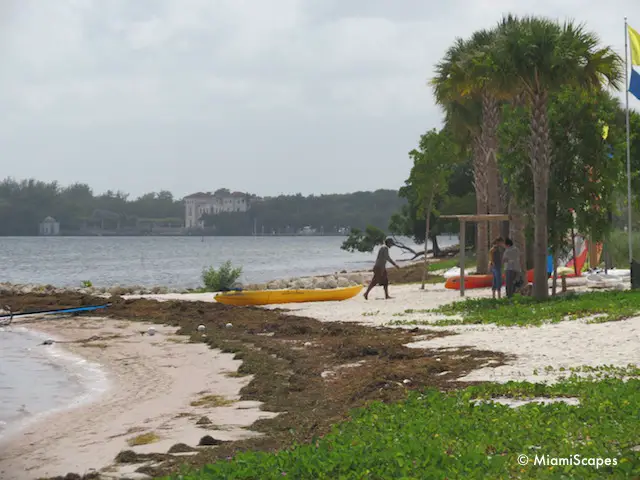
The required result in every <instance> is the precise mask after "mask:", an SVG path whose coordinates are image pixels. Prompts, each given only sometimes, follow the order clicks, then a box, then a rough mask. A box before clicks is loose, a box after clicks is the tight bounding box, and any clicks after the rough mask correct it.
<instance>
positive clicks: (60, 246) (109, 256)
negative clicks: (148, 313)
mask: <svg viewBox="0 0 640 480" xmlns="http://www.w3.org/2000/svg"><path fill="white" fill-rule="evenodd" d="M343 241H344V237H256V238H254V237H204V239H201V238H200V237H0V265H1V266H2V270H1V273H0V281H4V282H11V283H39V284H51V285H56V286H80V285H81V283H82V282H83V281H85V280H90V281H91V282H92V283H93V285H95V286H113V285H143V286H153V285H163V286H167V287H175V288H183V287H184V288H188V287H198V286H200V274H201V272H202V269H203V268H204V267H207V266H209V265H214V266H218V265H220V264H222V263H223V262H225V261H226V260H230V261H231V262H232V263H233V264H234V265H236V266H242V267H243V275H242V278H241V281H242V282H243V283H261V282H265V281H268V280H272V279H280V278H288V277H295V276H301V275H313V274H325V273H334V272H336V271H341V270H355V269H360V268H370V267H371V266H372V265H373V261H374V259H375V257H374V254H373V253H359V252H358V253H349V252H345V251H344V250H341V249H340V245H341V244H342V242H343ZM439 242H440V243H441V246H446V245H450V244H451V243H455V242H457V238H456V237H449V236H445V237H442V238H441V239H439ZM409 243H411V242H409ZM412 245H413V244H412ZM413 246H415V245H413ZM415 247H416V248H420V247H417V246H415ZM391 253H392V257H393V258H410V255H409V256H408V255H407V254H402V252H401V251H400V250H398V249H392V252H391Z"/></svg>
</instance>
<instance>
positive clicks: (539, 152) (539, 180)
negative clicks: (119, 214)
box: [530, 91, 551, 300]
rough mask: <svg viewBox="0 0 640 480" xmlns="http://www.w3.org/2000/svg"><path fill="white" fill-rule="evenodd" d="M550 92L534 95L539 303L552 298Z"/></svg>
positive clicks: (536, 284)
mask: <svg viewBox="0 0 640 480" xmlns="http://www.w3.org/2000/svg"><path fill="white" fill-rule="evenodd" d="M547 97H548V95H547V92H544V91H543V92H540V91H536V92H534V93H533V94H532V95H531V104H532V105H531V152H530V155H531V157H530V161H531V168H532V170H533V192H534V194H533V198H534V200H533V208H534V217H535V228H534V235H533V238H534V242H533V244H534V245H533V248H534V253H533V268H534V276H533V282H534V285H533V295H534V297H535V298H536V299H538V300H544V299H545V298H548V296H549V286H548V285H549V284H548V280H547V255H548V253H547V252H548V245H549V241H548V226H547V213H548V212H547V206H548V201H549V169H550V165H551V142H550V139H549V116H548V111H547Z"/></svg>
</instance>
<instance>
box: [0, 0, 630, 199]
mask: <svg viewBox="0 0 640 480" xmlns="http://www.w3.org/2000/svg"><path fill="white" fill-rule="evenodd" d="M534 5H535V6H534ZM601 7H602V6H601V4H599V3H595V2H594V1H593V0H583V1H581V2H579V3H578V1H577V0H570V1H566V2H561V3H558V2H550V1H543V2H536V3H535V4H534V3H533V2H522V1H520V2H516V1H515V0H513V1H507V0H492V1H488V0H480V1H476V2H462V1H460V0H452V1H449V2H442V3H440V4H434V3H433V2H424V1H422V0H420V1H418V0H404V1H403V2H388V1H387V0H367V1H365V0H360V1H355V0H354V1H349V2H345V1H337V0H304V1H303V0H271V1H260V0H136V1H135V2H131V1H127V0H56V1H51V2H46V1H39V0H8V1H7V0H5V1H4V2H2V7H1V8H2V9H1V10H0V18H1V20H0V21H1V22H2V23H1V24H0V27H2V28H1V32H0V55H2V59H3V68H2V69H0V109H2V112H3V116H2V117H1V118H0V148H2V150H3V152H6V155H8V156H9V157H10V158H11V159H12V162H11V166H10V168H8V169H6V173H5V174H10V175H13V176H17V177H29V176H34V177H38V178H42V179H58V180H60V181H61V182H63V183H69V182H73V181H76V180H79V181H85V182H88V183H90V184H92V185H93V186H95V188H96V189H97V190H98V191H100V190H106V189H107V188H112V189H117V188H122V189H125V190H128V191H131V192H132V193H133V194H135V195H137V194H141V193H143V192H145V191H149V190H158V189H160V188H166V189H170V190H172V191H174V192H175V193H176V194H178V195H184V194H188V193H190V192H191V191H197V190H213V189H215V188H217V187H221V186H229V187H230V188H234V189H242V190H250V191H255V192H257V193H262V194H272V193H278V192H296V191H302V192H304V193H309V192H330V191H346V190H357V189H370V188H378V187H387V188H397V187H398V186H400V185H401V184H402V182H403V181H404V179H405V178H406V176H407V174H408V169H409V167H410V165H409V160H408V157H407V152H408V151H409V150H411V149H412V148H413V147H414V146H415V144H416V143H417V141H418V138H419V135H420V134H421V133H423V132H424V131H426V130H428V129H430V128H432V127H435V126H438V125H439V123H440V121H441V115H440V112H439V110H438V108H437V107H436V106H435V105H434V104H433V100H432V95H431V91H430V90H429V88H428V87H427V85H426V82H427V80H428V78H429V77H430V76H431V74H432V68H433V65H434V64H435V62H436V61H437V60H438V59H439V58H440V56H441V55H442V54H443V52H444V50H445V49H446V47H447V46H448V45H449V44H450V43H451V42H452V41H453V40H454V38H455V37H456V36H466V35H468V34H470V33H471V32H472V31H473V30H475V29H478V28H486V27H490V26H492V25H494V24H495V23H496V22H497V21H498V20H499V19H500V17H501V15H502V14H503V13H506V12H508V11H512V12H515V13H519V14H523V13H535V14H544V15H548V16H553V17H558V18H566V17H568V16H574V17H576V19H577V20H579V21H584V22H586V23H587V25H588V27H589V28H590V29H591V30H595V31H597V32H598V33H600V35H601V37H602V40H603V42H604V43H606V44H611V45H613V46H614V47H615V48H616V49H618V51H620V52H622V45H623V41H624V37H623V34H624V31H623V28H622V18H618V17H615V16H613V15H603V11H602V8H601ZM616 11H620V12H625V13H626V14H627V15H629V18H630V20H629V21H630V23H631V24H632V25H633V18H634V17H635V18H636V19H637V21H636V23H637V24H638V25H640V4H638V3H637V2H635V1H633V0H627V1H624V0H615V1H612V2H609V3H608V4H607V12H616ZM98 145H100V146H102V148H95V147H96V146H98ZM3 156H5V154H3ZM240 166H241V167H240ZM113 168H115V169H119V170H118V171H119V174H118V175H109V176H108V177H109V178H107V176H105V175H104V174H103V173H102V174H100V173H96V172H103V171H104V170H105V169H113ZM151 171H152V172H153V173H150V172H151ZM342 172H346V173H342Z"/></svg>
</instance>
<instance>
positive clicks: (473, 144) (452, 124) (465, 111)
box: [445, 100, 489, 274]
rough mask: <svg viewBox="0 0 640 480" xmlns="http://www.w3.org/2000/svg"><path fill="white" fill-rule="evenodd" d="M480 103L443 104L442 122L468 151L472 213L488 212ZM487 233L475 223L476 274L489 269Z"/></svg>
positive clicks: (483, 224) (486, 230) (481, 225)
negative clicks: (473, 200) (443, 120)
mask: <svg viewBox="0 0 640 480" xmlns="http://www.w3.org/2000/svg"><path fill="white" fill-rule="evenodd" d="M481 111H482V105H481V104H480V102H476V101H472V100H468V101H464V102H457V101H452V102H450V103H448V104H447V107H446V111H445V125H446V126H447V128H449V130H450V131H451V134H452V136H453V137H454V139H455V140H456V142H457V143H458V144H459V145H460V146H461V148H462V149H463V150H466V151H468V152H469V154H470V155H471V158H472V165H473V186H474V188H475V192H476V213H477V214H479V215H482V214H486V213H487V212H488V204H489V189H488V185H487V184H488V177H487V167H486V165H485V159H486V157H485V156H484V155H483V152H482V148H481V145H480V144H481V138H482V129H481V126H480V119H481ZM488 235H489V232H488V229H487V224H486V223H485V222H479V223H478V224H477V228H476V264H477V273H480V274H485V273H487V272H488V269H489V236H488Z"/></svg>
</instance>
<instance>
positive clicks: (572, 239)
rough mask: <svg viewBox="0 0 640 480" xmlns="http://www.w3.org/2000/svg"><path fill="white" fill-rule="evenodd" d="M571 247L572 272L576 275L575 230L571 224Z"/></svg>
mask: <svg viewBox="0 0 640 480" xmlns="http://www.w3.org/2000/svg"><path fill="white" fill-rule="evenodd" d="M571 249H572V250H573V272H574V273H575V275H576V277H577V276H578V262H577V261H576V231H575V229H574V228H573V225H572V226H571Z"/></svg>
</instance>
